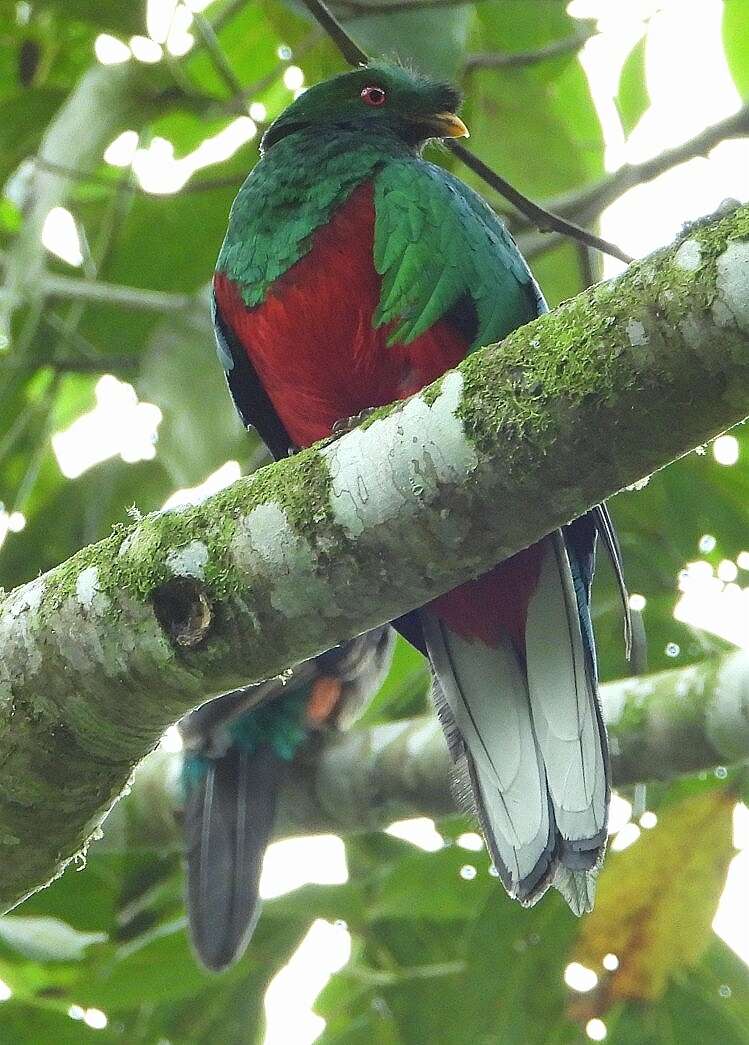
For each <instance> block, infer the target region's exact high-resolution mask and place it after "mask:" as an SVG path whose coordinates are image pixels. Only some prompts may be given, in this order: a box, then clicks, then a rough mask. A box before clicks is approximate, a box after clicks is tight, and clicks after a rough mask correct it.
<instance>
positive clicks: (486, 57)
mask: <svg viewBox="0 0 749 1045" xmlns="http://www.w3.org/2000/svg"><path fill="white" fill-rule="evenodd" d="M596 32H597V30H595V29H593V28H588V29H583V30H581V31H580V32H578V33H573V34H572V35H571V36H565V37H563V38H562V39H561V40H553V41H552V42H551V43H550V44H546V46H545V47H539V48H538V49H537V50H535V51H514V52H513V51H481V52H478V53H476V54H469V55H468V57H467V58H466V60H465V65H464V67H463V68H464V71H465V72H466V73H472V72H473V71H474V70H475V69H522V68H524V67H525V66H528V65H536V64H538V62H545V61H548V60H549V59H552V58H561V57H563V56H564V55H567V54H576V53H577V52H578V51H579V50H580V49H581V48H582V47H583V46H584V45H585V44H586V43H587V42H588V40H590V38H591V37H592V36H595V35H596Z"/></svg>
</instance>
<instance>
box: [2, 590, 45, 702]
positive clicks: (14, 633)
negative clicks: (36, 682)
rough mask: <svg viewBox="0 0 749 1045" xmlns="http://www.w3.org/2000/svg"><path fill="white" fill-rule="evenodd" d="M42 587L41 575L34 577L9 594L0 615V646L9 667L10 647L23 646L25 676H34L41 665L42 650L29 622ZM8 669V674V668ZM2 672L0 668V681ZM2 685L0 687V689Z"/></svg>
mask: <svg viewBox="0 0 749 1045" xmlns="http://www.w3.org/2000/svg"><path fill="white" fill-rule="evenodd" d="M44 587H45V579H44V577H37V578H36V580H33V581H29V583H28V584H24V585H22V586H21V587H20V588H18V589H17V590H16V591H15V592H14V593H13V595H11V596H9V598H8V600H7V601H6V603H5V606H4V607H3V610H2V614H0V649H2V650H3V653H4V655H5V657H6V658H7V664H8V665H11V666H12V665H13V662H14V658H13V656H12V650H13V648H14V647H17V648H18V649H19V650H20V649H23V666H24V672H25V673H26V674H28V675H36V673H37V672H38V671H39V670H40V668H41V667H42V653H41V649H40V646H39V643H38V641H37V638H36V634H35V632H34V630H33V628H32V624H33V621H34V617H35V616H36V613H37V610H38V609H39V606H40V604H41V601H42V596H43V594H44ZM8 671H9V672H10V673H12V667H11V668H9V669H8ZM4 675H5V672H4V671H3V670H1V667H0V682H1V681H2V680H3V676H4ZM4 688H5V687H4V686H0V692H2V689H4Z"/></svg>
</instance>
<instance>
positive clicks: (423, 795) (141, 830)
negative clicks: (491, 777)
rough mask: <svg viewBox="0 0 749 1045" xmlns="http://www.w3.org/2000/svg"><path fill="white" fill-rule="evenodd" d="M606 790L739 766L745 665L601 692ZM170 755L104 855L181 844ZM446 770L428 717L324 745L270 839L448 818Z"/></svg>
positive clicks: (155, 766)
mask: <svg viewBox="0 0 749 1045" xmlns="http://www.w3.org/2000/svg"><path fill="white" fill-rule="evenodd" d="M601 696H602V700H603V711H604V717H605V719H606V724H607V727H608V731H609V739H610V743H611V758H612V771H613V777H614V784H615V786H617V787H625V786H627V785H630V784H635V783H641V782H649V781H655V780H673V779H674V778H675V777H678V776H680V775H682V774H686V773H696V772H700V771H702V770H711V769H715V768H717V767H719V766H724V767H726V766H731V765H733V764H735V763H739V762H746V761H747V760H749V655H747V654H746V653H744V652H737V653H730V654H726V655H725V656H723V657H715V658H712V659H709V660H706V661H704V662H702V663H701V664H696V665H692V666H689V667H685V668H677V669H672V670H670V671H662V672H659V673H658V674H655V675H649V676H647V677H645V678H633V679H622V680H621V681H617V682H611V683H608V684H607V685H605V686H603V687H602V693H601ZM177 762H179V756H175V755H171V754H167V753H166V752H165V751H163V750H160V751H159V752H157V753H156V754H155V755H154V756H153V757H152V758H149V759H148V760H147V761H146V762H144V764H143V766H142V767H141V769H140V770H139V771H138V773H137V774H136V777H135V784H134V787H133V791H132V794H131V795H130V796H129V797H128V799H127V801H126V802H123V803H122V805H121V806H120V807H118V809H117V810H116V812H115V814H114V815H113V817H112V820H111V822H110V823H108V824H107V827H106V831H105V840H104V843H103V844H104V845H105V846H106V847H107V848H109V849H113V848H114V849H119V848H122V849H125V850H127V849H128V848H130V847H131V846H142V845H147V846H152V847H154V848H158V849H159V850H160V851H161V850H163V849H164V847H168V846H174V845H175V844H181V838H180V834H179V830H178V824H177V820H176V819H175V815H174V813H175V809H176V808H177V807H178V806H179V803H180V800H181V796H180V794H179V787H178V786H177V781H178V767H177V765H176V763H177ZM450 780H451V764H450V759H449V756H448V752H447V746H446V744H445V742H444V738H443V736H442V730H441V728H440V725H439V723H438V722H437V719H436V718H435V717H434V716H432V715H430V716H428V717H427V716H424V717H421V718H414V719H404V720H402V721H400V722H394V723H389V724H388V725H385V726H376V727H374V728H372V729H354V730H352V731H351V732H350V733H346V734H343V735H341V734H332V735H330V736H329V737H328V738H327V739H326V740H325V741H324V742H322V743H321V744H312V745H310V746H309V747H308V748H307V749H306V750H305V751H304V752H303V753H302V755H301V756H300V758H299V759H298V760H297V762H296V763H295V765H294V766H293V771H292V773H291V774H290V777H289V780H288V782H287V784H286V787H285V790H284V792H283V795H282V798H281V803H280V807H279V812H278V817H277V822H276V832H275V833H276V836H277V837H286V836H288V835H293V834H313V833H317V832H321V831H332V832H336V833H341V834H346V833H350V832H354V831H362V830H376V829H378V828H382V827H385V826H387V825H388V824H390V823H392V821H393V820H400V819H405V818H408V817H415V816H432V817H442V816H445V815H449V814H451V813H454V812H455V810H456V805H455V800H454V797H453V794H452V790H451V785H450Z"/></svg>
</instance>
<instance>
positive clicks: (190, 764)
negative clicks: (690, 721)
mask: <svg viewBox="0 0 749 1045" xmlns="http://www.w3.org/2000/svg"><path fill="white" fill-rule="evenodd" d="M308 699H309V693H308V691H307V689H306V688H304V689H301V690H298V691H296V692H294V693H289V694H288V695H284V696H282V697H280V698H279V699H278V700H274V701H272V702H271V703H268V704H264V705H262V706H261V707H258V708H253V709H252V710H251V711H247V712H246V713H245V714H244V715H241V716H240V717H239V718H238V719H237V720H236V721H235V722H233V723H232V724H231V726H230V727H229V728H228V730H227V733H228V740H229V742H230V743H231V744H232V745H235V746H236V747H238V748H241V749H243V750H245V751H248V752H249V753H250V754H253V753H254V752H255V751H257V749H258V748H259V747H260V746H261V745H263V744H267V745H268V746H269V747H270V748H271V749H272V750H273V751H274V752H275V754H276V755H278V757H279V758H280V759H282V760H283V761H284V762H291V760H292V759H293V758H294V756H295V755H296V753H297V751H298V750H299V748H300V747H301V745H302V744H303V743H304V741H305V740H306V739H307V737H308V736H309V730H308V729H307V728H306V726H305V721H304V719H305V713H306V707H307V701H308ZM213 761H214V760H213V759H211V758H208V757H207V756H206V755H203V754H200V753H192V752H190V751H187V752H186V753H185V757H184V759H183V762H182V774H181V782H182V788H183V791H185V792H187V791H189V790H190V788H191V787H194V786H195V785H196V784H197V783H199V781H200V780H201V778H202V777H203V776H204V775H205V774H206V773H207V772H208V769H209V767H210V766H211V764H212V763H213Z"/></svg>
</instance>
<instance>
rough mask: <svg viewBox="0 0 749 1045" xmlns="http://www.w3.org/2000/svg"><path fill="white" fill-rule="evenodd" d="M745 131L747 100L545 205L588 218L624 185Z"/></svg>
mask: <svg viewBox="0 0 749 1045" xmlns="http://www.w3.org/2000/svg"><path fill="white" fill-rule="evenodd" d="M747 135H749V102H747V104H746V105H744V106H742V108H741V109H739V110H738V112H735V113H734V114H733V115H732V116H727V117H726V118H725V119H724V120H720V121H719V122H718V123H713V124H711V125H710V126H709V127H706V128H705V129H704V130H703V131H700V133H699V134H697V135H695V137H694V138H690V139H689V141H686V142H683V144H681V145H677V146H675V147H674V148H673V149H666V150H665V152H661V153H658V155H657V156H653V157H652V158H651V159H649V160H645V161H644V162H643V163H632V164H625V165H624V166H623V167H620V168H619V169H618V170H617V171H615V172H614V173H613V174H610V175H609V176H608V177H606V178H602V179H601V180H600V181H597V182H595V184H593V185H588V186H587V187H586V188H583V189H578V190H576V191H575V192H570V193H566V194H565V195H563V196H559V197H557V198H556V199H554V200H550V201H549V203H548V206H549V208H550V209H551V210H553V211H554V212H555V213H556V214H559V215H561V216H563V217H574V218H576V219H577V220H579V221H591V220H593V219H594V218H597V217H598V215H599V214H600V213H601V212H602V211H604V210H605V209H606V207H608V206H609V205H610V204H611V203H613V202H614V200H617V199H618V198H619V197H620V196H621V195H622V194H623V193H624V192H627V190H628V189H632V188H634V187H635V186H636V185H642V184H644V183H645V182H648V181H652V180H653V179H654V178H657V177H658V176H659V175H661V174H664V173H665V172H666V171H668V170H671V168H672V167H677V166H678V165H679V164H681V163H687V162H688V161H689V160H693V159H695V158H697V157H698V156H707V155H708V153H709V152H711V151H712V149H714V148H715V147H716V145H720V144H721V142H724V141H726V140H727V139H729V138H744V137H746V136H747ZM531 224H532V222H529V221H526V220H524V219H523V218H521V219H520V220H519V221H517V222H511V223H510V227H511V228H512V229H513V231H522V230H524V229H525V228H529V227H530V226H531Z"/></svg>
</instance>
